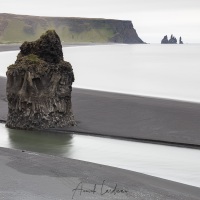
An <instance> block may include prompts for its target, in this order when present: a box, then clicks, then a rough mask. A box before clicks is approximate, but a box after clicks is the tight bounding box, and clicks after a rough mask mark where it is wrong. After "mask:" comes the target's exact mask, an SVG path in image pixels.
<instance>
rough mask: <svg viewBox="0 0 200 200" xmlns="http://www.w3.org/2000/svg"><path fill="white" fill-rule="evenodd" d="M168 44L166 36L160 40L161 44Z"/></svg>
mask: <svg viewBox="0 0 200 200" xmlns="http://www.w3.org/2000/svg"><path fill="white" fill-rule="evenodd" d="M168 43H169V40H168V37H167V35H165V36H164V38H163V39H162V40H161V44H168Z"/></svg>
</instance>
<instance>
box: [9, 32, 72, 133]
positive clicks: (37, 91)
mask: <svg viewBox="0 0 200 200" xmlns="http://www.w3.org/2000/svg"><path fill="white" fill-rule="evenodd" d="M20 49H21V51H20V53H19V54H18V56H17V60H16V62H15V64H13V65H10V66H9V67H8V70H7V88H6V90H7V99H8V118H7V122H6V126H7V127H9V128H18V129H46V128H50V127H63V126H73V125H75V120H74V116H73V113H72V105H71V104H72V103H71V91H72V83H73V81H74V74H73V69H72V66H71V64H70V63H69V62H66V61H64V60H63V52H62V45H61V42H60V38H59V37H58V35H57V34H56V32H55V31H47V32H46V33H45V34H43V35H42V36H41V37H40V39H38V40H36V41H34V42H24V43H23V44H22V46H21V47H20Z"/></svg>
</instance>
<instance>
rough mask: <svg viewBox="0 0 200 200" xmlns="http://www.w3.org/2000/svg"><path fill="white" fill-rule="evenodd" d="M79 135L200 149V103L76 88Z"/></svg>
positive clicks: (2, 117) (1, 98)
mask: <svg viewBox="0 0 200 200" xmlns="http://www.w3.org/2000/svg"><path fill="white" fill-rule="evenodd" d="M0 85H1V86H2V87H1V88H0V122H3V123H4V122H6V118H7V112H8V111H7V109H8V108H7V102H6V91H5V87H6V78H4V77H0ZM72 109H73V113H74V116H75V120H76V122H77V126H75V127H63V128H51V129H48V131H54V132H59V133H66V132H69V133H76V134H84V135H92V136H100V137H110V138H114V139H123V140H132V141H138V142H144V143H154V144H162V145H170V146H178V147H186V148H194V149H200V134H199V130H200V123H198V121H199V119H200V104H198V103H191V102H182V101H173V100H166V99H165V100H164V99H159V98H151V97H141V96H135V95H126V94H118V93H109V92H102V91H95V90H87V89H78V88H73V91H72Z"/></svg>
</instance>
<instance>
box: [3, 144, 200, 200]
mask: <svg viewBox="0 0 200 200" xmlns="http://www.w3.org/2000/svg"><path fill="white" fill-rule="evenodd" d="M0 160H1V162H0V169H1V173H0V196H1V199H9V200H21V199H37V200H44V199H45V200H46V199H48V200H51V199H52V200H53V199H60V200H66V199H68V200H69V199H79V200H88V199H98V200H99V199H102V200H107V199H116V200H117V199H121V200H122V199H127V200H165V199H169V200H199V196H200V189H199V188H197V187H191V186H188V185H184V184H180V183H176V182H172V181H168V180H164V179H160V178H155V177H152V176H147V175H144V174H140V173H136V172H131V171H128V170H123V169H118V168H114V167H108V166H104V165H98V164H93V163H89V162H83V161H78V160H73V159H68V158H61V157H57V156H49V155H44V154H38V153H32V152H27V151H22V150H13V149H5V148H0ZM81 188H82V189H83V190H84V191H82V192H81ZM75 189H77V190H75ZM106 191H107V192H106ZM80 192H81V193H80Z"/></svg>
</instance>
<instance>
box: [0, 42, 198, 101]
mask: <svg viewBox="0 0 200 200" xmlns="http://www.w3.org/2000/svg"><path fill="white" fill-rule="evenodd" d="M63 52H64V58H65V60H67V61H69V62H70V63H71V64H72V66H73V69H74V74H75V83H74V84H73V86H74V87H79V88H88V89H95V90H103V91H112V92H119V93H127V94H134V95H142V96H153V97H160V98H168V99H177V100H184V101H192V102H200V92H199V88H200V56H199V52H200V45H189V44H188V45H186V44H185V45H158V44H157V45H144V44H140V45H124V44H121V45H100V46H75V47H66V48H63ZM17 53H18V51H12V52H2V53H0V61H1V62H0V75H1V76H5V73H6V68H7V66H9V65H10V64H12V63H14V61H15V59H16V55H17Z"/></svg>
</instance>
